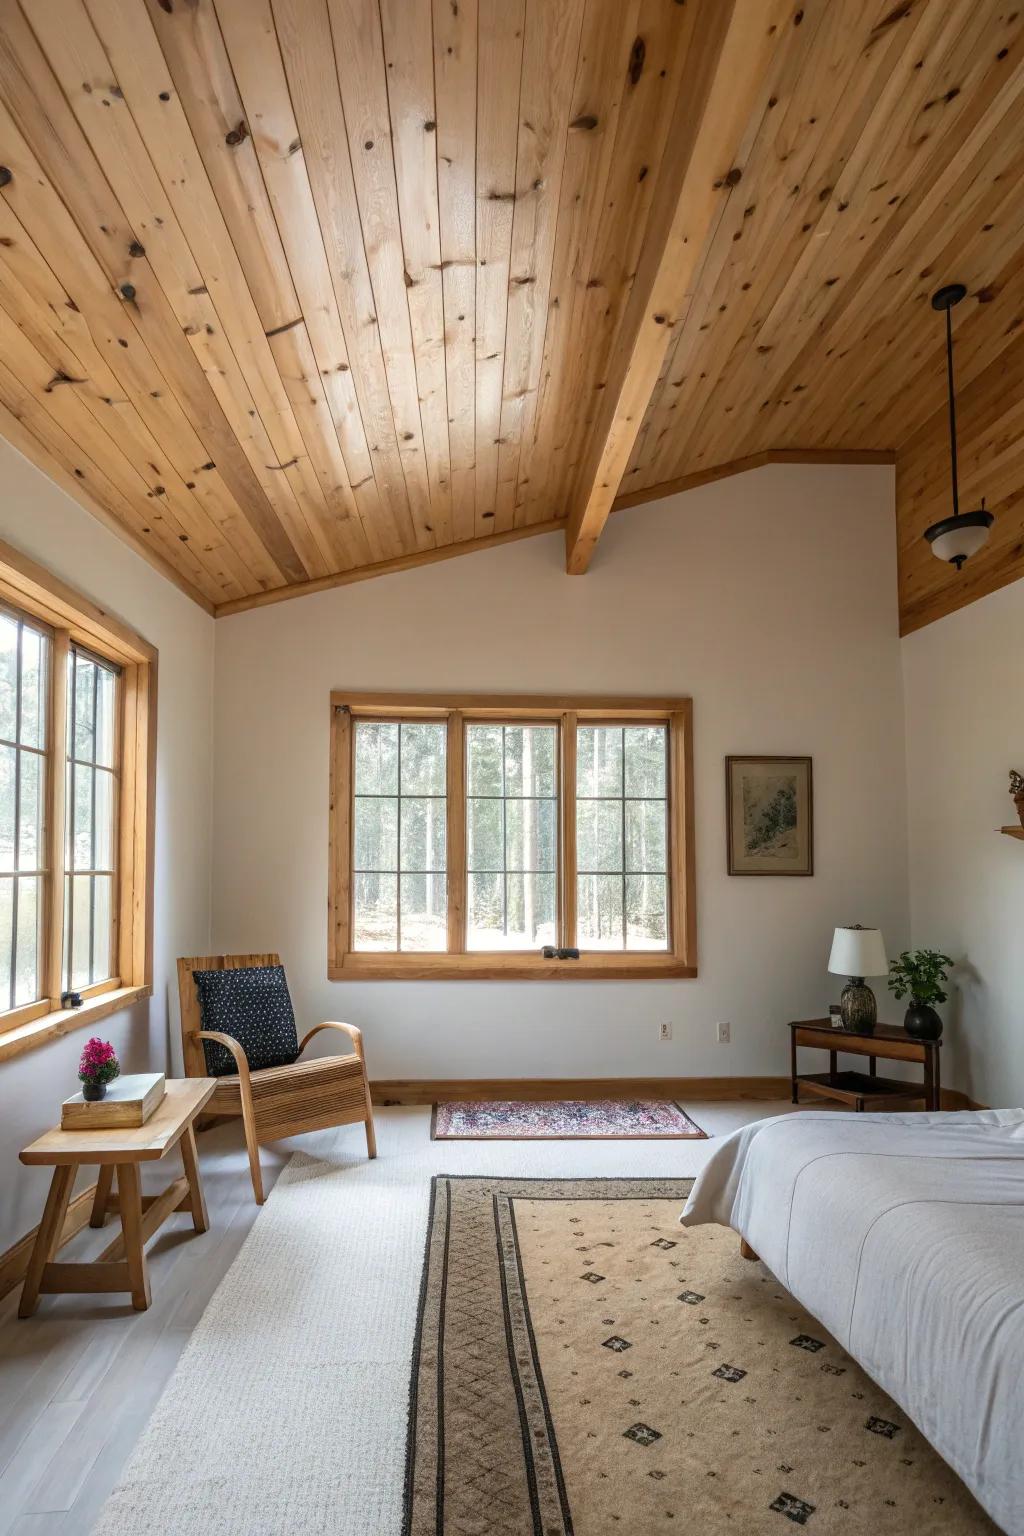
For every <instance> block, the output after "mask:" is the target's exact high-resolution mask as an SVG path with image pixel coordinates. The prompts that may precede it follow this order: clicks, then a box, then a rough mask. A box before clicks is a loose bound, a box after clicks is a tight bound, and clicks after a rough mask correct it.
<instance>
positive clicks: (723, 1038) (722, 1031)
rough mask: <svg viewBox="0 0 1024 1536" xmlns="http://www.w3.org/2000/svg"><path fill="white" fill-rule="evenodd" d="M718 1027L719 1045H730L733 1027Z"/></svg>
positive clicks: (721, 1025)
mask: <svg viewBox="0 0 1024 1536" xmlns="http://www.w3.org/2000/svg"><path fill="white" fill-rule="evenodd" d="M717 1027H718V1043H719V1045H728V1044H729V1042H730V1041H731V1039H732V1025H731V1024H719V1025H718V1026H717Z"/></svg>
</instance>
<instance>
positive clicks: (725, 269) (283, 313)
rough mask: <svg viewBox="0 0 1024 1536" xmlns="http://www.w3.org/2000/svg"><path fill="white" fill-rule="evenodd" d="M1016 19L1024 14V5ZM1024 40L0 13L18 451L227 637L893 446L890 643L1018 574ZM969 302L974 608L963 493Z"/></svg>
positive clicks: (950, 29)
mask: <svg viewBox="0 0 1024 1536" xmlns="http://www.w3.org/2000/svg"><path fill="white" fill-rule="evenodd" d="M1022 10H1024V8H1022ZM1022 34H1024V14H1019V13H1018V12H1017V11H1016V10H1015V9H1014V8H1013V7H1012V6H1011V5H1006V4H998V3H995V0H907V3H902V4H897V3H894V0H879V3H874V0H804V3H802V4H795V3H793V0H785V3H783V0H686V3H685V4H684V3H683V0H20V3H19V0H0V433H2V434H3V435H5V436H7V437H8V438H9V439H10V440H11V441H12V442H13V443H15V445H16V446H18V447H19V448H21V449H22V450H23V451H24V452H26V453H27V454H29V456H30V457H32V458H33V459H34V460H35V462H37V463H38V464H40V465H41V466H42V467H43V468H44V469H45V470H46V471H47V472H48V473H49V474H50V475H51V476H53V477H54V478H55V479H57V480H59V481H60V482H61V483H63V484H65V485H66V486H67V487H68V488H69V489H71V490H72V491H73V493H74V494H75V495H77V496H78V498H79V499H80V500H81V501H83V503H84V504H85V505H87V506H88V507H89V508H90V509H91V510H92V511H93V512H94V513H95V514H96V515H97V516H99V517H101V518H102V519H103V520H104V521H106V522H107V523H108V524H109V525H110V526H112V527H114V528H115V529H116V530H117V531H118V532H119V533H120V534H122V536H123V537H125V538H126V539H128V540H129V541H130V542H132V543H133V544H134V545H135V546H136V547H137V548H140V549H141V550H142V551H143V552H144V553H145V554H146V555H147V556H148V557H149V558H150V559H152V560H153V561H154V562H155V563H157V564H159V565H160V566H161V568H162V569H163V570H164V571H165V572H166V573H167V574H169V575H170V576H171V577H172V579H174V580H176V581H177V582H178V583H179V585H182V586H183V587H185V589H186V590H187V591H189V592H190V594H191V595H192V596H194V597H196V598H197V600H199V601H201V602H203V603H204V604H205V605H206V606H207V607H210V608H211V609H213V610H215V611H218V612H233V611H236V610H237V609H238V608H242V607H246V606H251V605H252V604H253V603H258V602H265V601H268V600H275V599H276V598H277V597H279V596H287V595H291V594H292V593H296V592H301V591H309V590H316V589H318V588H319V587H322V586H324V585H330V584H333V583H335V582H337V581H343V580H352V579H358V578H361V577H362V576H364V575H367V574H374V573H375V572H377V571H379V570H387V569H395V568H401V567H402V566H404V565H407V564H412V563H417V562H419V561H421V560H428V559H437V558H443V557H444V556H445V555H447V554H450V553H453V552H456V551H457V550H459V549H462V548H465V549H468V548H477V547H480V545H481V542H488V541H489V542H494V541H495V540H497V539H502V538H514V537H520V536H523V535H525V534H529V533H531V532H538V531H542V530H544V529H550V528H562V527H564V528H565V530H566V542H567V563H568V568H569V569H570V570H574V571H583V570H585V569H586V566H587V564H588V562H589V559H590V558H591V555H592V552H593V549H594V546H595V544H596V542H597V539H598V538H599V536H600V532H601V529H602V527H603V525H604V522H605V520H606V518H607V516H608V514H609V512H610V511H611V510H614V508H615V506H616V505H617V504H618V505H620V506H621V505H628V504H631V503H633V502H635V501H636V500H640V499H646V498H648V497H649V496H651V495H653V494H659V493H660V492H662V491H663V490H664V489H665V488H668V489H671V488H673V487H674V486H675V485H676V484H689V483H694V481H695V480H699V479H702V478H708V477H710V476H712V475H713V474H716V473H720V472H722V467H723V466H726V465H730V464H735V463H736V462H737V461H741V462H744V463H745V462H761V461H763V459H764V458H765V457H771V456H773V455H786V456H797V457H800V456H813V455H814V454H831V455H834V456H837V457H840V458H842V457H854V458H855V457H857V456H858V455H860V454H868V455H871V454H878V455H881V456H883V457H887V456H892V455H894V454H895V456H896V459H897V484H898V500H899V518H900V580H901V599H902V605H903V612H904V623H905V625H906V627H913V626H914V625H916V624H917V623H922V622H927V621H928V620H929V619H930V618H933V617H936V616H937V614H938V613H939V612H942V611H946V610H947V609H948V608H949V607H952V606H957V605H958V603H959V602H960V601H962V600H965V599H966V598H969V597H972V596H976V595H979V594H980V592H981V591H982V590H990V589H991V587H992V586H994V585H999V584H1001V582H1003V581H1006V580H1010V579H1013V577H1014V576H1016V575H1018V574H1020V573H1021V570H1022V568H1024V567H1022V565H1021V558H1022V557H1021V552H1020V545H1021V538H1022V534H1024V513H1022V510H1021V506H1022V501H1021V490H1022V486H1024V451H1022V450H1021V448H1020V446H1019V444H1020V443H1021V436H1020V431H1019V428H1020V418H1021V417H1022V415H1024V391H1022V387H1021V386H1022V383H1024V362H1022V352H1021V342H1020V325H1021V312H1022V305H1024V263H1022V261H1021V251H1022V246H1024V197H1022V195H1021V194H1022V172H1024V135H1022V134H1021V132H1020V122H1021V95H1022V92H1024V39H1022ZM952 279H957V280H960V281H963V282H965V283H966V284H967V285H968V287H969V290H970V298H969V300H968V301H967V302H966V303H965V304H963V305H962V306H961V308H960V310H959V311H957V312H956V313H955V316H954V320H955V334H956V340H957V369H958V379H959V384H960V386H961V390H962V398H963V408H962V415H963V421H964V431H965V441H964V444H963V468H964V481H965V484H964V487H963V489H964V493H965V495H967V496H968V497H969V496H970V495H971V494H972V492H974V491H975V490H977V491H979V492H983V491H985V490H986V489H987V491H988V494H989V497H990V501H989V505H990V506H992V508H993V510H995V511H996V512H997V514H998V518H999V520H998V522H997V524H996V536H995V538H994V540H993V545H992V551H991V553H989V554H986V555H985V556H982V557H979V559H978V560H977V562H975V564H974V566H973V568H970V569H969V572H968V579H967V582H966V583H962V582H960V580H959V578H957V577H956V576H955V575H954V573H952V572H950V571H946V570H944V569H943V567H942V566H941V565H940V564H939V562H938V561H936V560H934V559H932V558H931V557H930V555H929V554H928V551H927V548H926V547H925V546H924V545H923V544H922V542H921V540H920V537H919V535H920V532H921V530H922V529H923V527H924V526H925V525H926V523H928V522H929V521H932V520H934V517H935V516H938V515H942V513H943V512H944V511H945V509H946V497H947V489H946V487H947V480H946V474H947V470H946V457H945V455H946V445H945V438H944V432H945V416H944V410H943V388H944V371H943V367H942V327H941V323H940V322H939V320H938V317H936V316H935V315H934V313H933V312H932V310H931V308H930V306H929V304H928V295H929V294H930V292H931V291H932V289H933V288H935V287H936V286H938V285H939V284H940V283H941V282H944V281H948V280H952Z"/></svg>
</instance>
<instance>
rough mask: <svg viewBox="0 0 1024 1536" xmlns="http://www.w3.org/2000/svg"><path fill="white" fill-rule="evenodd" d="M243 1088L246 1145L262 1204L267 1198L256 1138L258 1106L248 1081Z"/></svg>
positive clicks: (257, 1198)
mask: <svg viewBox="0 0 1024 1536" xmlns="http://www.w3.org/2000/svg"><path fill="white" fill-rule="evenodd" d="M241 1089H242V1126H243V1128H244V1130H245V1147H246V1151H247V1152H248V1154H249V1173H250V1174H251V1176H252V1192H253V1194H254V1195H255V1196H256V1204H257V1205H262V1204H263V1201H264V1199H265V1198H266V1197H265V1196H264V1193H263V1172H262V1170H261V1168H260V1144H259V1141H258V1140H257V1138H256V1107H255V1105H254V1104H253V1101H252V1088H251V1087H250V1085H249V1084H248V1083H246V1082H243V1083H242V1084H241Z"/></svg>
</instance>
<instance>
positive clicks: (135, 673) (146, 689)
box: [0, 540, 157, 1061]
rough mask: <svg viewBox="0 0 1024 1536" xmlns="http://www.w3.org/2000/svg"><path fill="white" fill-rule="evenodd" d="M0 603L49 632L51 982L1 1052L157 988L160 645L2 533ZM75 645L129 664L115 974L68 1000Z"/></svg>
mask: <svg viewBox="0 0 1024 1536" xmlns="http://www.w3.org/2000/svg"><path fill="white" fill-rule="evenodd" d="M0 603H3V605H4V606H5V607H9V608H11V609H14V610H15V611H17V612H20V613H22V614H24V615H25V617H26V618H29V619H31V620H32V621H33V622H35V623H37V624H39V625H41V626H42V627H45V628H46V629H47V630H48V631H49V634H50V642H51V643H50V677H49V695H48V708H49V732H48V737H47V758H48V770H49V771H48V774H47V783H46V792H45V793H46V798H45V806H46V812H45V814H46V848H47V861H46V879H45V916H44V920H43V946H44V947H43V965H42V984H43V993H44V995H43V996H42V997H41V998H40V999H39V1000H38V1001H37V1002H35V1003H28V1004H25V1005H24V1006H22V1007H20V1008H15V1009H11V1010H8V1011H7V1012H5V1013H2V1014H0V1061H4V1060H6V1059H8V1058H10V1057H12V1056H18V1055H21V1054H22V1053H23V1052H24V1051H27V1050H31V1049H32V1048H33V1047H34V1046H36V1045H40V1044H42V1043H44V1042H45V1041H46V1040H50V1039H54V1038H56V1037H58V1036H60V1035H65V1034H68V1033H70V1032H71V1031H72V1030H74V1029H79V1028H81V1027H83V1026H84V1025H89V1024H94V1023H96V1022H98V1020H100V1019H102V1018H104V1017H106V1016H107V1015H109V1014H111V1013H114V1012H115V1011H116V1010H117V1009H119V1008H124V1007H127V1006H128V1005H129V1004H131V1003H134V1002H136V1001H138V1000H139V999H140V998H142V997H148V996H150V995H151V993H152V990H153V845H154V832H155V822H156V795H155V787H156V684H157V652H156V650H155V649H154V647H153V646H151V645H150V644H149V643H148V641H146V640H143V639H142V637H141V635H138V634H136V633H135V631H134V630H132V629H129V628H128V626H127V625H124V624H122V623H121V622H120V621H119V620H118V619H115V618H113V617H112V616H111V615H110V614H108V613H106V612H105V611H104V610H103V609H102V608H99V607H98V606H97V605H96V604H95V603H92V602H90V601H89V599H88V598H86V597H83V596H82V595H81V594H80V593H78V592H76V591H75V590H74V588H72V587H70V586H68V585H67V584H66V583H64V582H62V581H60V580H59V579H58V578H57V577H55V576H53V575H51V574H50V572H49V571H47V570H45V569H44V568H43V567H42V566H40V565H38V564H37V563H36V562H35V561H34V560H30V559H29V558H28V557H27V556H26V555H23V554H21V552H20V551H19V550H16V549H14V548H13V546H12V545H9V544H6V543H4V542H3V541H2V540H0ZM72 644H74V645H77V646H79V647H81V648H82V649H83V650H85V651H89V652H91V653H92V654H93V655H94V656H96V657H97V658H99V659H100V660H101V661H108V662H111V663H113V664H114V665H115V666H117V667H118V668H119V669H120V679H119V694H120V698H119V702H118V721H117V730H118V742H119V753H118V755H117V770H118V775H119V779H118V797H117V799H118V803H117V808H116V831H115V837H116V840H117V861H116V867H117V882H116V890H115V901H114V913H113V919H114V933H115V938H114V956H115V961H116V964H115V967H114V969H115V974H114V975H113V976H110V977H108V978H107V979H106V980H104V981H100V982H97V983H95V984H94V985H93V986H90V987H86V988H83V989H82V992H81V996H82V999H83V1001H82V1006H81V1007H80V1008H63V1007H62V1006H61V996H62V993H63V990H64V989H63V979H62V978H63V971H64V921H65V914H64V904H65V903H64V882H65V826H66V820H65V809H66V757H67V702H68V691H67V690H68V672H69V669H68V657H69V653H70V650H71V646H72Z"/></svg>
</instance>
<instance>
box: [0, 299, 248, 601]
mask: <svg viewBox="0 0 1024 1536" xmlns="http://www.w3.org/2000/svg"><path fill="white" fill-rule="evenodd" d="M11 329H15V327H13V326H12V325H11V322H10V321H9V319H8V317H7V315H6V314H5V313H4V312H3V311H0V333H3V332H7V333H8V334H5V335H4V338H3V339H4V341H5V342H6V341H7V340H8V339H9V331H10V330H11ZM26 345H27V344H26ZM22 351H24V349H22ZM0 355H2V357H3V359H4V360H3V361H2V362H0V400H2V401H3V404H4V406H5V408H6V409H7V410H8V411H10V412H11V414H12V415H14V416H15V417H17V419H18V420H19V421H21V422H22V423H23V424H24V426H25V427H26V428H27V429H28V430H29V431H30V432H32V433H33V435H34V436H35V437H36V438H37V439H38V440H39V441H40V442H42V443H43V444H44V445H45V446H46V448H47V449H48V451H49V452H50V453H51V454H53V455H54V457H56V458H57V459H58V461H59V462H60V463H61V464H62V466H63V467H64V469H65V470H66V471H67V472H68V473H69V474H70V475H71V476H72V477H73V478H74V479H76V480H81V481H82V482H83V483H84V484H85V485H86V487H87V488H88V489H89V490H90V491H91V492H92V495H93V496H94V497H96V498H97V499H98V500H99V501H100V502H102V504H103V505H104V506H105V507H106V508H107V509H108V517H109V518H111V519H112V521H114V522H115V523H117V524H118V525H119V526H121V527H125V528H127V529H129V530H130V531H131V533H132V535H133V536H134V538H135V539H136V540H137V543H138V544H144V545H147V546H149V547H151V548H152V549H153V551H154V553H156V554H157V555H159V556H162V557H163V558H164V559H165V560H167V561H168V562H169V563H173V565H174V567H175V569H176V570H178V571H179V572H180V573H181V575H182V576H183V577H184V578H185V579H186V580H187V581H188V582H189V583H190V584H191V585H193V586H195V587H198V588H199V590H200V591H202V592H203V593H204V595H205V596H206V597H207V598H209V599H211V600H212V601H213V602H215V603H217V602H222V601H225V600H227V599H226V594H227V593H228V592H230V593H231V594H232V597H235V598H237V597H241V596H242V595H243V594H245V592H246V589H245V588H244V587H243V586H242V585H241V584H240V583H239V582H237V581H234V580H233V579H232V578H231V577H230V575H228V574H227V573H226V572H223V571H221V572H218V570H217V562H216V560H215V559H214V560H212V561H211V566H210V567H208V566H206V565H204V563H203V562H202V561H201V560H200V559H198V558H197V555H196V552H195V551H194V550H190V549H189V548H188V547H187V546H185V545H181V544H179V545H178V551H177V552H175V551H174V550H173V544H174V542H176V540H175V538H174V535H173V533H172V532H171V531H170V529H169V528H166V529H165V528H162V527H161V526H160V523H159V522H158V521H157V520H156V519H157V518H161V517H162V511H161V509H160V508H159V507H156V508H154V507H153V505H152V503H151V502H149V501H147V499H146V490H145V486H144V484H141V483H140V482H138V481H137V480H136V481H135V483H134V485H129V486H128V488H127V490H126V488H125V485H124V480H125V479H130V478H131V477H130V472H128V473H126V474H125V475H124V476H122V475H119V474H118V465H117V454H116V452H112V451H111V448H112V445H111V444H110V442H109V440H107V441H106V442H104V441H103V438H104V434H103V433H102V431H101V429H100V428H99V427H97V426H95V424H93V430H92V432H90V431H89V430H88V428H87V429H86V430H85V431H84V432H81V422H80V421H79V420H78V419H77V410H76V407H78V406H79V402H77V401H76V400H74V399H73V398H70V397H69V395H68V392H67V391H66V390H56V391H54V394H53V397H52V398H48V397H47V396H46V395H45V393H44V389H43V388H42V387H40V386H39V384H38V377H39V374H40V373H41V372H44V371H45V365H44V364H43V363H42V360H41V359H40V367H39V369H37V371H36V379H35V383H34V384H33V381H31V380H25V379H22V378H21V377H19V376H18V375H17V374H16V373H15V372H14V369H13V368H11V367H9V366H8V363H7V356H8V354H7V351H6V349H5V350H4V351H3V353H2V354H0ZM16 363H20V365H21V366H22V367H24V358H23V357H21V358H20V359H17V360H16ZM40 397H41V398H40ZM44 401H45V404H44V403H43V402H44ZM80 433H81V435H80ZM97 443H98V446H99V450H100V454H99V456H100V457H101V459H102V462H101V463H97V462H96V460H95V459H94V458H93V457H92V456H91V453H90V448H93V447H96V446H97ZM122 467H124V466H123V461H122ZM111 471H112V473H113V476H114V478H111ZM118 480H121V484H118ZM140 503H141V505H140ZM154 514H155V515H156V516H154ZM249 590H250V591H251V590H252V589H251V588H250V589H249Z"/></svg>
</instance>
